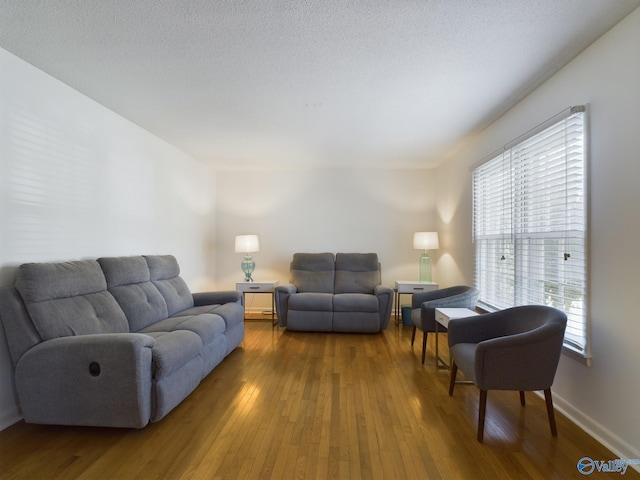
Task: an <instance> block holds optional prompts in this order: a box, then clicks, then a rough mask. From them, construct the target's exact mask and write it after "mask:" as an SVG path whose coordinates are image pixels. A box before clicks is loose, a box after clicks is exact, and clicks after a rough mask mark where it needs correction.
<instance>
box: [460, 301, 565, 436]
mask: <svg viewBox="0 0 640 480" xmlns="http://www.w3.org/2000/svg"><path fill="white" fill-rule="evenodd" d="M566 325H567V316H566V315H565V314H564V313H563V312H561V311H560V310H556V309H555V308H551V307H545V306H541V305H530V306H522V307H514V308H509V309H506V310H502V311H499V312H495V313H488V314H485V315H480V316H476V317H467V318H459V319H454V320H451V321H450V322H449V335H448V337H449V350H450V352H451V358H452V364H451V378H450V384H449V395H453V389H454V386H455V383H456V374H457V372H458V369H460V370H462V372H463V373H464V374H465V376H466V377H467V378H468V379H470V380H471V381H472V382H473V383H474V384H475V385H476V386H477V387H478V388H479V389H480V405H479V408H478V442H482V439H483V433H484V417H485V411H486V404H487V391H488V390H517V391H519V392H520V403H521V404H522V405H523V406H524V404H525V398H524V392H525V391H533V390H543V391H544V396H545V400H546V404H547V415H548V416H549V425H550V427H551V434H552V435H553V436H554V437H555V436H557V435H558V431H557V428H556V421H555V416H554V413H553V402H552V399H551V385H552V384H553V379H554V377H555V374H556V369H557V368H558V362H559V360H560V353H561V351H562V341H563V338H564V331H565V328H566Z"/></svg>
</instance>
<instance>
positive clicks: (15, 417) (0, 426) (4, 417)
mask: <svg viewBox="0 0 640 480" xmlns="http://www.w3.org/2000/svg"><path fill="white" fill-rule="evenodd" d="M22 418H23V417H22V414H21V413H20V410H19V409H18V407H17V406H16V407H14V408H12V409H10V410H7V411H5V412H2V413H0V431H2V430H4V429H5V428H9V427H10V426H11V425H13V424H14V423H18V422H19V421H20V420H22Z"/></svg>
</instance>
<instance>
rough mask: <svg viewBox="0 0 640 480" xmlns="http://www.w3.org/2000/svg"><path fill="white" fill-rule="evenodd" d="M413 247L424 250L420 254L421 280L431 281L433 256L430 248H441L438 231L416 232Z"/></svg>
mask: <svg viewBox="0 0 640 480" xmlns="http://www.w3.org/2000/svg"><path fill="white" fill-rule="evenodd" d="M413 248H415V249H416V250H423V253H422V255H420V281H421V282H431V257H430V256H429V250H437V249H438V248H440V244H439V242H438V232H416V233H414V234H413Z"/></svg>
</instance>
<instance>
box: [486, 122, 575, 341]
mask: <svg viewBox="0 0 640 480" xmlns="http://www.w3.org/2000/svg"><path fill="white" fill-rule="evenodd" d="M582 110H583V109H582ZM584 145H585V131H584V111H579V112H577V113H572V114H571V115H567V116H565V117H564V118H562V119H560V120H559V121H557V122H556V123H554V124H552V125H549V126H547V127H546V128H543V129H541V131H539V132H537V133H536V134H534V135H532V136H531V137H529V138H525V139H524V140H522V141H520V142H519V143H517V144H515V145H512V146H511V147H510V148H509V149H508V150H506V151H505V152H503V153H501V154H500V155H497V156H496V157H495V158H493V159H491V160H489V161H488V162H486V163H484V164H482V165H480V166H479V167H477V168H476V169H474V171H473V189H474V191H473V202H474V210H473V222H474V223H473V234H474V243H475V253H476V264H475V281H476V286H477V287H478V288H479V289H480V295H481V300H480V302H481V304H483V305H485V306H487V307H489V308H495V309H502V308H508V307H512V306H516V305H528V304H540V305H549V306H553V307H555V308H558V309H561V310H563V311H564V312H565V313H566V314H567V317H568V319H569V322H568V326H567V332H566V336H565V343H566V344H567V345H569V346H570V348H572V349H574V350H578V351H580V352H582V353H587V354H588V348H587V339H588V335H587V328H586V319H587V311H586V304H587V303H586V291H587V289H586V225H587V222H586V198H585V163H586V162H585V148H584Z"/></svg>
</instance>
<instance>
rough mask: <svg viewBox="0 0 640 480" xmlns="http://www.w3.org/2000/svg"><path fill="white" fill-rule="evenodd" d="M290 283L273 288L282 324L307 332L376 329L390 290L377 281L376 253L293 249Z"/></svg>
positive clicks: (387, 309)
mask: <svg viewBox="0 0 640 480" xmlns="http://www.w3.org/2000/svg"><path fill="white" fill-rule="evenodd" d="M290 267H291V269H290V283H289V284H287V285H280V286H278V287H276V292H275V295H276V311H277V314H278V322H279V324H280V326H281V327H287V329H289V330H298V331H310V332H363V333H374V332H380V331H382V330H384V329H385V328H387V325H388V324H389V317H390V316H391V307H392V303H393V290H392V289H391V288H389V287H385V286H382V285H380V281H381V274H380V263H379V262H378V255H377V254H375V253H337V254H336V255H335V256H334V255H333V253H296V254H294V255H293V260H292V261H291V266H290Z"/></svg>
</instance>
